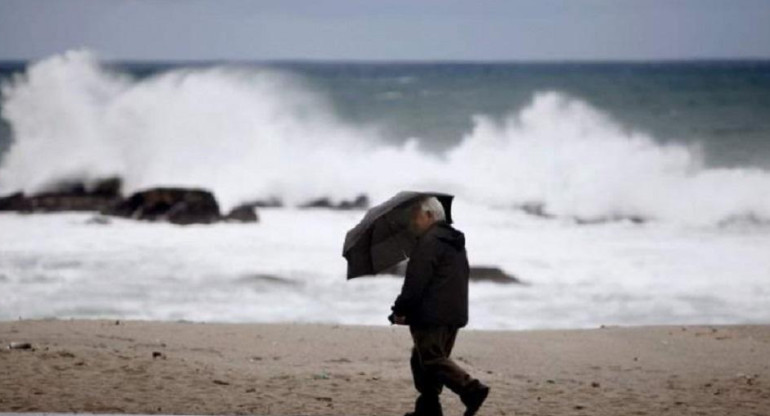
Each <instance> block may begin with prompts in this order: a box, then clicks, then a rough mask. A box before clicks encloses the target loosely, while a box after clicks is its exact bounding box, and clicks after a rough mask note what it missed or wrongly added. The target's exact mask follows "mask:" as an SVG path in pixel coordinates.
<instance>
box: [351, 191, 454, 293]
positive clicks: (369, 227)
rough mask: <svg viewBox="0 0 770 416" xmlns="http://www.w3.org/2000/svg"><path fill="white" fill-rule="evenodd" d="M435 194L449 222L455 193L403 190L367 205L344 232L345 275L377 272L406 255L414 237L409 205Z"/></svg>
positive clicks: (353, 275)
mask: <svg viewBox="0 0 770 416" xmlns="http://www.w3.org/2000/svg"><path fill="white" fill-rule="evenodd" d="M429 196H434V197H436V198H437V199H438V200H439V201H440V202H441V205H443V207H444V213H445V214H446V221H447V222H448V223H450V224H451V223H452V215H451V212H452V199H453V198H454V196H452V195H448V194H442V193H435V192H413V191H402V192H399V193H398V194H396V195H395V196H394V197H392V198H390V199H388V200H387V201H385V202H383V203H381V204H379V205H377V206H374V207H372V208H370V209H369V210H368V211H367V212H366V215H364V218H363V219H362V220H361V222H359V223H358V225H356V226H355V227H353V228H352V229H350V231H348V232H347V234H346V235H345V244H344V245H343V248H342V255H343V256H344V257H345V258H346V259H347V261H348V279H352V278H354V277H359V276H365V275H371V274H376V273H379V272H381V271H383V270H385V269H387V268H389V267H391V266H394V265H396V264H398V263H399V262H401V261H403V260H406V259H407V258H409V254H410V253H411V252H412V248H414V244H415V241H416V237H415V236H414V235H413V234H412V233H411V232H410V231H409V222H410V220H411V218H410V214H411V212H410V208H411V207H412V204H413V203H414V202H415V201H417V200H418V199H419V198H424V197H429Z"/></svg>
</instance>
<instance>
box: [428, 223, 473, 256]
mask: <svg viewBox="0 0 770 416" xmlns="http://www.w3.org/2000/svg"><path fill="white" fill-rule="evenodd" d="M432 228H433V230H432V231H433V233H434V234H435V235H436V238H438V239H439V240H441V241H444V242H446V243H448V244H449V245H451V246H453V247H454V248H456V249H458V250H462V249H463V248H465V234H463V233H462V231H460V230H457V229H455V228H454V227H452V226H451V225H449V224H448V223H447V222H446V221H438V222H436V223H435V224H434V225H433V227H432Z"/></svg>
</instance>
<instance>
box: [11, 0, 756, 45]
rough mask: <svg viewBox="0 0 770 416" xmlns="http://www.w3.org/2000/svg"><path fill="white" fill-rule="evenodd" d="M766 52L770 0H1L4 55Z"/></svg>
mask: <svg viewBox="0 0 770 416" xmlns="http://www.w3.org/2000/svg"><path fill="white" fill-rule="evenodd" d="M81 47H84V48H89V49H93V50H95V51H96V52H98V53H99V54H100V55H101V56H102V57H103V58H107V59H118V60H121V59H141V60H219V59H226V60H272V59H322V60H337V59H347V60H606V59H612V60H616V59H689V58H770V0H722V1H715V0H634V1H630V0H561V1H557V0H527V1H492V0H465V1H457V0H443V1H438V0H423V1H420V0H398V1H386V0H347V1H344V0H306V1H297V0H275V1H257V0H254V1H245V0H211V1H203V0H123V1H117V0H115V1H111V0H0V59H29V58H41V57H45V56H48V55H51V54H54V53H59V52H62V51H65V50H67V49H72V48H81Z"/></svg>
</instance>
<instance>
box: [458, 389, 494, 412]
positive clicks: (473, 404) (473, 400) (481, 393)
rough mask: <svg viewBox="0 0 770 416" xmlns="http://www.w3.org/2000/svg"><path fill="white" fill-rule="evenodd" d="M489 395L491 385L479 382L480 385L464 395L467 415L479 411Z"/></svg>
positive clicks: (463, 399)
mask: <svg viewBox="0 0 770 416" xmlns="http://www.w3.org/2000/svg"><path fill="white" fill-rule="evenodd" d="M488 395H489V387H487V386H485V385H483V384H481V383H478V387H477V388H474V389H473V390H471V391H470V392H468V393H466V394H464V395H463V397H462V398H461V400H462V402H463V403H464V404H465V416H473V415H475V414H476V412H478V411H479V408H480V407H481V405H482V404H483V403H484V400H486V399H487V396H488Z"/></svg>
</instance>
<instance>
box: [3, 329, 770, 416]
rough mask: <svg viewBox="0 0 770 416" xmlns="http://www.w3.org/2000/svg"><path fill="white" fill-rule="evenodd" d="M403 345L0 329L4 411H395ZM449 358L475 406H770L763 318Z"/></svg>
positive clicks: (645, 409)
mask: <svg viewBox="0 0 770 416" xmlns="http://www.w3.org/2000/svg"><path fill="white" fill-rule="evenodd" d="M11 342H22V343H29V344H30V347H31V348H28V349H9V348H7V346H8V344H10V343H11ZM410 342H411V341H410V338H409V333H408V330H407V329H406V328H404V327H363V326H337V325H315V324H312V325H311V324H200V323H170V322H144V321H120V322H116V321H103V320H102V321H93V320H75V321H69V320H43V321H9V322H0V345H1V346H2V349H0V373H1V375H2V376H1V377H0V412H90V413H135V414H136V413H143V414H159V413H162V414H259V415H298V414H302V415H331V414H346V415H402V414H404V413H405V412H406V411H409V410H410V409H411V406H412V403H413V400H414V398H415V392H414V390H413V387H412V383H411V378H410V377H411V375H410V372H409V362H408V358H409V352H410ZM453 356H454V358H455V359H456V360H457V361H458V363H459V364H460V365H462V366H463V367H465V368H466V369H467V370H468V371H469V372H471V374H473V375H475V376H476V377H478V378H480V379H482V381H484V382H486V383H487V384H489V385H490V386H491V387H492V392H491V394H490V396H489V399H488V400H487V403H486V404H485V405H484V407H483V408H482V409H481V410H480V412H479V415H662V414H670V415H757V416H759V415H762V416H767V415H770V326H768V325H763V326H708V327H707V326H666V327H633V328H597V329H590V330H555V331H554V330H547V331H473V330H462V331H461V332H460V335H459V336H458V340H457V344H456V346H455V351H454V354H453ZM442 402H443V404H444V411H445V414H447V415H460V414H462V411H463V406H462V404H461V403H460V401H459V400H458V399H457V397H456V396H454V395H453V394H452V393H451V392H449V391H446V390H445V392H444V394H443V395H442Z"/></svg>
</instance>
